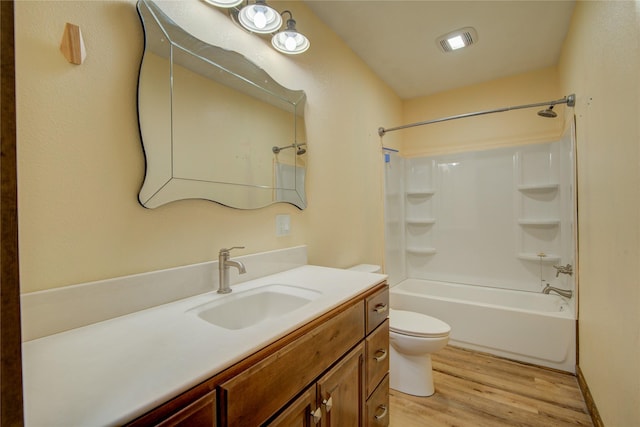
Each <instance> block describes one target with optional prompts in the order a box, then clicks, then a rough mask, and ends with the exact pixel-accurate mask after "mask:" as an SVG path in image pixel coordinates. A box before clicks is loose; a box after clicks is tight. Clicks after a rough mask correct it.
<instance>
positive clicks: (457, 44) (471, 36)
mask: <svg viewBox="0 0 640 427" xmlns="http://www.w3.org/2000/svg"><path fill="white" fill-rule="evenodd" d="M477 42H478V33H477V32H476V30H475V28H473V27H466V28H462V29H459V30H456V31H452V32H450V33H448V34H445V35H444V36H440V37H438V39H437V40H436V44H437V45H438V46H440V49H442V51H443V52H453V51H454V50H458V49H462V48H463V47H467V46H470V45H472V44H474V43H477Z"/></svg>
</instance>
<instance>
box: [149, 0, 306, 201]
mask: <svg viewBox="0 0 640 427" xmlns="http://www.w3.org/2000/svg"><path fill="white" fill-rule="evenodd" d="M137 9H138V14H139V15H140V19H141V21H142V26H143V29H144V34H145V48H144V54H143V57H142V63H141V65H140V75H139V79H138V120H139V125H140V135H141V138H142V145H143V149H144V155H145V161H146V168H145V169H146V170H145V178H144V182H143V184H142V188H141V189H140V193H139V195H138V200H139V201H140V203H141V204H142V205H143V206H144V207H146V208H155V207H158V206H162V205H164V204H166V203H169V202H172V201H176V200H184V199H206V200H211V201H214V202H217V203H220V204H222V205H225V206H229V207H233V208H238V209H257V208H261V207H265V206H268V205H270V204H273V203H278V202H285V203H290V204H293V205H295V206H297V207H298V208H300V209H304V208H305V207H306V196H305V192H304V182H305V168H306V148H307V147H306V135H305V124H304V106H305V100H306V96H305V93H304V91H301V90H290V89H287V88H285V87H283V86H281V85H280V84H278V83H277V82H276V81H274V80H273V79H272V78H271V77H270V76H269V75H268V74H267V73H266V72H265V71H264V70H262V69H261V68H259V67H257V66H256V65H255V64H253V63H252V62H251V61H249V60H248V59H246V58H245V57H244V56H242V55H240V54H238V53H236V52H232V51H228V50H225V49H222V48H220V47H217V46H213V45H210V44H207V43H205V42H203V41H201V40H199V39H197V38H195V37H193V36H192V35H191V34H189V33H188V32H187V31H186V30H185V29H183V28H181V27H179V26H178V25H177V24H175V23H174V22H173V21H172V20H171V19H170V18H169V17H168V16H167V15H166V14H165V13H164V12H163V11H162V10H161V9H160V8H159V7H158V5H157V4H155V3H154V2H153V1H151V0H139V1H138V3H137Z"/></svg>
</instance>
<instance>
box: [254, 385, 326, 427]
mask: <svg viewBox="0 0 640 427" xmlns="http://www.w3.org/2000/svg"><path fill="white" fill-rule="evenodd" d="M316 401H317V399H316V387H315V385H313V386H311V387H309V388H308V389H307V391H305V392H304V393H303V394H302V395H301V396H300V397H298V398H297V399H296V400H294V401H293V402H292V403H290V404H289V406H287V408H286V409H285V410H284V411H283V412H282V413H281V414H280V415H278V416H277V417H276V418H275V419H273V420H272V421H271V422H269V423H267V424H266V425H268V426H269V427H314V426H317V425H318V424H319V423H320V419H321V417H322V411H321V410H320V408H319V407H318V405H317V404H316Z"/></svg>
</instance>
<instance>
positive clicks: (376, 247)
mask: <svg viewBox="0 0 640 427" xmlns="http://www.w3.org/2000/svg"><path fill="white" fill-rule="evenodd" d="M272 4H273V5H274V6H276V7H279V8H280V9H290V10H291V11H292V12H293V13H294V16H295V18H296V20H297V21H298V28H299V29H300V30H301V31H304V32H305V33H306V34H307V35H308V36H309V38H310V39H311V43H312V44H311V49H310V50H309V51H308V52H307V53H305V54H303V55H299V56H295V57H287V56H285V55H282V54H280V53H277V52H276V51H275V50H273V49H272V48H271V47H270V44H269V40H266V39H262V38H259V37H257V36H254V35H251V34H248V33H246V32H244V31H242V30H241V29H239V28H238V27H237V26H235V25H234V24H232V23H231V21H230V19H229V18H228V17H227V16H226V15H225V14H223V13H222V12H220V11H219V10H216V9H214V8H212V7H209V6H207V5H206V4H205V3H204V2H201V1H198V0H190V1H184V2H169V3H167V5H166V7H167V8H168V9H169V10H172V13H173V14H174V15H172V16H173V17H174V19H175V20H176V21H177V22H178V23H187V22H188V23H190V24H191V23H193V25H194V26H195V28H196V30H195V31H196V33H197V35H198V37H200V38H202V39H205V40H207V41H210V42H212V43H214V44H218V45H219V46H222V47H224V48H227V49H232V50H236V51H239V52H240V53H242V54H244V55H245V56H247V57H248V58H249V59H251V60H252V61H254V62H256V63H257V64H258V65H259V66H261V67H263V68H265V69H266V70H268V71H269V72H270V74H271V75H272V76H273V77H274V78H275V79H276V80H278V81H279V82H280V83H281V84H283V85H285V86H287V87H290V88H292V89H304V90H305V91H306V93H307V97H308V102H307V114H306V121H307V126H308V128H307V129H308V141H309V146H308V175H307V194H308V208H307V209H306V210H304V211H300V210H298V209H297V208H295V207H293V206H291V205H285V204H278V205H274V206H271V207H268V208H264V209H260V210H254V211H238V210H233V209H230V208H227V207H223V206H220V205H218V204H215V203H212V202H206V201H199V200H192V201H180V202H175V203H171V204H168V205H166V206H163V207H160V208H157V209H153V210H147V209H144V208H143V207H141V206H140V205H139V204H138V202H137V193H138V191H139V189H140V186H141V184H142V179H143V174H144V157H143V153H142V148H141V143H140V137H139V133H138V127H137V126H138V125H137V115H136V85H137V74H138V66H139V62H140V58H141V54H142V48H143V33H142V29H141V25H140V22H139V19H138V15H137V13H136V10H135V7H134V5H135V4H134V3H133V2H132V1H114V2H106V1H78V2H70V1H18V2H17V3H16V61H17V64H16V68H17V70H16V74H17V109H18V110H17V120H18V184H19V206H20V210H19V213H20V216H19V226H20V268H21V286H22V292H30V291H35V290H40V289H49V288H55V287H60V286H66V285H71V284H76V283H82V282H87V281H92V280H98V279H104V278H109V277H117V276H121V275H127V274H133V273H138V272H144V271H151V270H156V269H162V268H168V267H172V266H178V265H185V264H192V263H197V262H202V261H208V260H212V259H214V258H215V257H216V256H217V251H218V249H219V248H221V247H228V246H233V245H245V246H246V249H245V250H244V251H238V252H237V254H243V253H255V252H261V251H265V250H271V249H277V248H282V247H289V246H293V245H298V244H307V245H309V261H310V262H311V263H314V264H318V265H326V266H335V267H346V266H349V265H351V264H355V263H359V262H368V263H382V256H383V241H382V236H383V232H382V209H381V200H382V160H381V159H382V157H381V154H380V142H381V141H380V138H379V137H378V135H377V128H378V127H379V126H382V125H384V124H385V123H388V122H389V121H391V122H398V121H399V120H400V116H401V102H400V100H399V99H398V98H397V97H396V96H395V95H394V94H393V93H392V91H391V90H390V89H389V88H388V87H386V86H385V85H384V84H382V83H381V81H380V80H379V79H378V78H377V77H375V76H374V75H373V74H372V72H371V71H370V70H369V69H368V68H367V67H366V66H365V65H364V63H363V62H361V61H360V60H359V59H358V58H357V57H355V56H354V54H353V53H352V52H351V51H350V50H349V49H348V48H347V47H346V46H345V45H344V44H343V43H342V42H341V41H340V40H339V39H338V37H337V36H335V35H334V34H333V33H331V32H330V31H329V30H328V29H327V28H326V27H325V26H324V24H322V23H321V22H320V21H319V20H318V19H317V18H316V17H315V16H314V15H313V14H312V13H311V12H310V11H309V10H308V9H307V8H306V6H305V5H304V4H303V3H301V2H292V3H280V4H278V3H275V2H273V3H272ZM65 22H71V23H74V24H77V25H79V26H80V27H81V29H82V33H83V36H84V40H85V44H86V49H87V58H86V61H85V62H84V64H82V65H72V64H69V63H68V62H67V61H66V60H65V59H64V57H63V56H62V54H61V53H60V52H59V50H58V46H59V42H60V39H61V36H62V31H63V29H64V24H65ZM397 138H398V137H397V136H394V137H393V138H390V143H393V141H394V139H396V140H397ZM283 213H284V214H289V215H291V223H292V232H291V235H290V236H286V237H276V235H275V216H276V215H277V214H283Z"/></svg>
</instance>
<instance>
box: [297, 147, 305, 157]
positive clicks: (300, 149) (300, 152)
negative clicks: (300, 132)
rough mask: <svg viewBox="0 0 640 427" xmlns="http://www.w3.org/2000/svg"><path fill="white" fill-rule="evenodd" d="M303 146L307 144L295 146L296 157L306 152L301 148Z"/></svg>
mask: <svg viewBox="0 0 640 427" xmlns="http://www.w3.org/2000/svg"><path fill="white" fill-rule="evenodd" d="M303 145H307V144H298V146H297V147H298V149H297V150H296V154H297V155H298V156H302V155H303V154H304V153H306V152H307V149H306V148H302V146H303Z"/></svg>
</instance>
